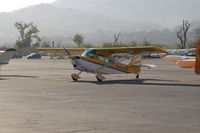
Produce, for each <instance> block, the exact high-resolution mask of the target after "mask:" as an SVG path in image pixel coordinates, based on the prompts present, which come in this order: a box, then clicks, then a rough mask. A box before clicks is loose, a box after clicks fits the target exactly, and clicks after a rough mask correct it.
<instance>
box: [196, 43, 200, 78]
mask: <svg viewBox="0 0 200 133" xmlns="http://www.w3.org/2000/svg"><path fill="white" fill-rule="evenodd" d="M195 73H196V74H200V40H197V41H196V64H195Z"/></svg>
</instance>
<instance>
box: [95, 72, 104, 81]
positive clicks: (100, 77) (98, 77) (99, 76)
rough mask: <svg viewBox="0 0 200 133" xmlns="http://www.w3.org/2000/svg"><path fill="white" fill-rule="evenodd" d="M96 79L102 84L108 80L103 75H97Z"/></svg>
mask: <svg viewBox="0 0 200 133" xmlns="http://www.w3.org/2000/svg"><path fill="white" fill-rule="evenodd" d="M96 79H97V81H98V82H102V81H103V80H104V79H106V78H105V77H104V76H103V75H101V74H97V75H96Z"/></svg>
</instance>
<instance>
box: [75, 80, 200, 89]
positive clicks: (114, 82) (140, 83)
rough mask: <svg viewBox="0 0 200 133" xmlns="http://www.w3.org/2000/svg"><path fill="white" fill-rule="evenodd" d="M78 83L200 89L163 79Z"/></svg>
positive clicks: (197, 85)
mask: <svg viewBox="0 0 200 133" xmlns="http://www.w3.org/2000/svg"><path fill="white" fill-rule="evenodd" d="M145 81H155V82H151V83H147V82H145ZM78 82H79V83H93V84H97V85H112V84H132V85H151V86H155V85H156V86H183V87H200V84H185V83H178V82H179V81H177V80H161V79H139V80H136V79H133V80H105V81H103V82H97V81H83V80H79V81H77V83H78ZM160 82H161V83H160ZM164 82H170V83H164Z"/></svg>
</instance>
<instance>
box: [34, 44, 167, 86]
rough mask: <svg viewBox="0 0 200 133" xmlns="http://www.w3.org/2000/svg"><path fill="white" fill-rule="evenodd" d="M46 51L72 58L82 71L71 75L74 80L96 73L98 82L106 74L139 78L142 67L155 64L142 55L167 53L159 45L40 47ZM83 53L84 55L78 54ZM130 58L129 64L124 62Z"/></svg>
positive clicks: (73, 63)
mask: <svg viewBox="0 0 200 133" xmlns="http://www.w3.org/2000/svg"><path fill="white" fill-rule="evenodd" d="M37 50H39V51H44V52H48V51H49V52H50V51H52V52H65V53H66V54H67V56H68V57H69V58H70V59H71V62H72V65H73V67H74V69H75V70H78V71H80V72H79V73H78V74H76V73H74V74H72V75H71V77H72V79H73V80H74V81H77V80H78V79H80V76H79V75H80V74H81V73H82V72H89V73H94V74H96V79H97V81H98V82H102V81H103V80H104V79H105V77H104V76H103V75H104V74H105V75H106V74H127V73H134V74H136V78H137V79H138V78H139V73H140V72H141V67H148V68H153V67H155V65H149V64H142V63H141V57H142V55H143V54H152V53H167V51H165V50H164V49H162V48H158V47H152V46H149V47H127V48H124V47H123V48H38V49H37ZM80 53H82V55H78V54H80ZM125 59H129V60H130V61H129V62H128V64H125V63H123V61H124V60H125Z"/></svg>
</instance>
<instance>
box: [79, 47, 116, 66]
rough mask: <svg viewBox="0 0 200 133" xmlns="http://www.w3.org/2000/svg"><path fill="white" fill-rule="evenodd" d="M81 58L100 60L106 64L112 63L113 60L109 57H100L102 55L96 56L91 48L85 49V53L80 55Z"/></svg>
mask: <svg viewBox="0 0 200 133" xmlns="http://www.w3.org/2000/svg"><path fill="white" fill-rule="evenodd" d="M82 56H87V57H91V58H96V59H98V60H101V61H104V62H107V63H109V62H112V61H113V59H112V58H111V57H107V56H102V55H98V54H96V51H95V49H93V48H88V49H86V50H85V52H84V53H83V54H82Z"/></svg>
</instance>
